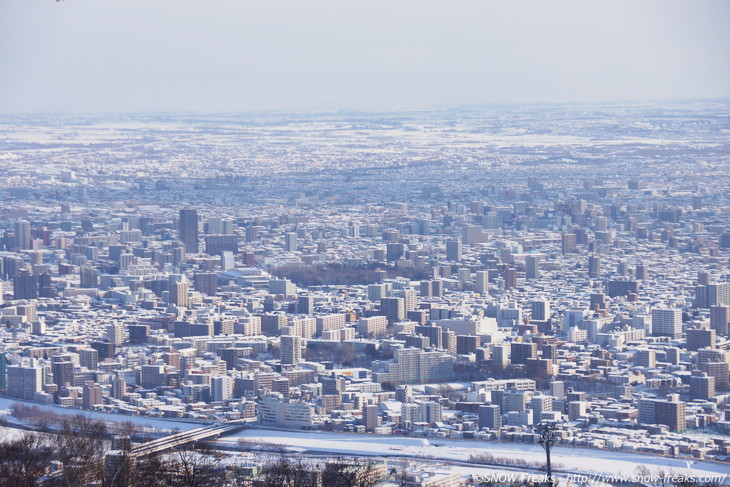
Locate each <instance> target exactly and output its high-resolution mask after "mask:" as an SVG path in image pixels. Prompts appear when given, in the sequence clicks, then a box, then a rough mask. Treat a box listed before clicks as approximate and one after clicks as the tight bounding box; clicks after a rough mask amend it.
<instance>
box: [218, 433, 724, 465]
mask: <svg viewBox="0 0 730 487" xmlns="http://www.w3.org/2000/svg"><path fill="white" fill-rule="evenodd" d="M239 438H245V439H246V440H249V441H254V442H256V441H260V442H266V443H275V444H279V445H282V446H286V447H287V449H288V450H289V451H298V452H339V453H342V454H351V455H377V456H384V457H388V456H404V455H407V456H413V457H424V458H429V459H434V460H446V461H465V460H469V457H470V456H471V455H474V454H483V453H489V454H491V455H493V456H494V457H495V458H497V459H498V458H519V459H524V460H525V461H527V462H528V463H539V464H541V463H543V462H544V461H545V453H544V451H543V450H542V448H541V447H540V446H539V445H530V444H522V443H502V442H483V441H476V440H454V439H431V438H404V437H397V436H374V435H354V434H343V433H320V432H298V431H274V430H264V429H245V430H242V431H240V432H239V433H237V434H234V435H231V436H226V437H223V438H219V439H218V440H216V442H215V443H217V444H220V445H233V444H235V443H236V442H237V441H238V439H239ZM552 460H553V463H554V464H555V465H556V467H557V468H556V471H558V472H559V471H560V470H569V471H576V472H581V473H591V474H597V473H598V474H613V475H635V474H636V469H637V467H639V466H642V465H643V466H645V467H646V468H647V469H649V471H650V472H652V473H654V474H658V473H660V472H664V473H668V472H669V471H671V472H672V473H675V474H684V475H690V474H691V475H694V476H699V475H723V474H725V473H727V472H728V470H730V466H728V465H727V464H724V465H723V464H720V463H715V462H707V461H693V460H685V459H676V458H667V457H661V456H654V455H646V454H640V453H631V452H620V451H611V450H596V449H585V448H567V447H557V446H556V447H554V448H553V450H552ZM459 470H460V471H461V470H465V471H466V470H469V471H470V472H469V473H475V472H476V471H479V470H480V468H479V467H476V466H475V467H474V469H472V468H471V467H460V468H459ZM472 470H474V471H472Z"/></svg>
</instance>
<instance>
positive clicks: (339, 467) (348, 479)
mask: <svg viewBox="0 0 730 487" xmlns="http://www.w3.org/2000/svg"><path fill="white" fill-rule="evenodd" d="M381 477H382V473H381V472H379V469H378V468H377V467H376V465H375V463H374V462H372V461H368V460H360V459H355V458H344V457H340V458H337V459H335V460H334V461H332V462H328V463H326V464H325V467H324V470H323V472H322V480H323V482H324V485H327V486H332V487H373V486H374V485H377V484H378V483H379V482H380V480H381Z"/></svg>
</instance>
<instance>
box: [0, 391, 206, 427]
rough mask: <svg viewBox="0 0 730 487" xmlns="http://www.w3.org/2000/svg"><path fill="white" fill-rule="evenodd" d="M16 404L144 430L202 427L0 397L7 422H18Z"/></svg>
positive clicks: (187, 423) (2, 414)
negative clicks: (12, 412)
mask: <svg viewBox="0 0 730 487" xmlns="http://www.w3.org/2000/svg"><path fill="white" fill-rule="evenodd" d="M14 403H21V404H24V405H26V406H34V407H39V408H41V409H45V410H48V411H51V412H53V413H55V414H60V415H67V416H76V415H77V414H83V415H84V416H86V417H89V418H94V419H98V420H101V421H104V422H108V423H123V422H125V421H131V422H132V423H134V424H135V425H137V426H140V427H142V428H154V429H159V430H173V429H175V428H177V429H179V430H180V431H187V430H190V429H193V428H198V427H200V426H202V424H201V423H194V422H185V421H175V420H170V419H158V418H148V417H146V416H130V415H127V414H113V413H99V412H95V411H84V410H82V409H72V408H62V407H59V406H49V405H45V404H35V403H30V402H25V401H18V400H16V399H11V398H6V397H0V416H2V417H4V418H6V420H8V421H11V422H17V420H15V419H14V418H12V417H11V416H10V407H11V406H12V405H13V404H14Z"/></svg>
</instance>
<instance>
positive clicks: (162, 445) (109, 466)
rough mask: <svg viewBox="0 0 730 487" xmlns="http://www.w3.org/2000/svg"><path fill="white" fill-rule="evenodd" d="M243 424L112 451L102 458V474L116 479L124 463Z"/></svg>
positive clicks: (198, 430) (208, 428) (238, 421)
mask: <svg viewBox="0 0 730 487" xmlns="http://www.w3.org/2000/svg"><path fill="white" fill-rule="evenodd" d="M245 423H246V421H245V420H241V419H235V420H231V421H227V422H225V423H216V424H211V425H208V426H203V427H200V428H194V429H191V430H188V431H182V432H180V433H176V434H174V435H168V436H165V437H163V438H158V439H156V440H151V441H148V442H146V443H142V444H141V445H137V446H135V447H133V448H132V449H130V450H129V451H127V452H124V451H120V450H116V451H112V452H110V453H108V454H107V455H106V456H105V457H104V473H105V475H106V477H107V479H108V480H113V479H115V478H116V477H117V475H118V474H119V472H120V470H121V469H122V468H123V465H124V463H125V462H129V461H132V462H134V461H136V460H137V459H139V458H142V457H144V456H147V455H151V454H153V453H159V452H162V451H165V450H170V449H172V448H175V447H178V446H180V445H185V444H187V443H192V442H196V441H203V440H207V439H209V438H217V437H218V436H221V435H225V434H229V433H233V432H234V431H237V430H239V429H241V428H242V427H243V426H244V424H245ZM112 483H113V482H112Z"/></svg>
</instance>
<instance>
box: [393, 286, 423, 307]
mask: <svg viewBox="0 0 730 487" xmlns="http://www.w3.org/2000/svg"><path fill="white" fill-rule="evenodd" d="M393 294H394V296H395V297H398V298H403V306H404V307H405V310H406V312H408V311H414V310H415V309H416V306H417V304H418V303H417V298H418V292H417V291H416V290H415V289H414V288H412V287H407V288H403V289H398V290H397V291H395V292H394V293H393Z"/></svg>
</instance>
